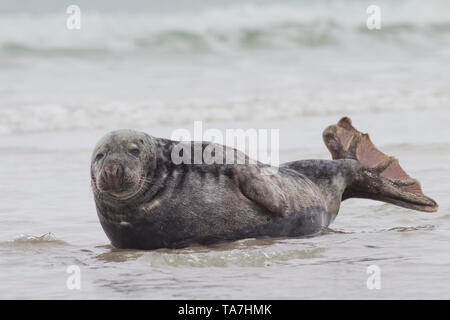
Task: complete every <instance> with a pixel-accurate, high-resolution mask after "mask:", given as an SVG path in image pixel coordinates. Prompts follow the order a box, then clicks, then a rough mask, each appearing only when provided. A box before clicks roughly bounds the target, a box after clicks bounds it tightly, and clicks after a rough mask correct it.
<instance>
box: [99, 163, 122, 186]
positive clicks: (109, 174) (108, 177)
mask: <svg viewBox="0 0 450 320" xmlns="http://www.w3.org/2000/svg"><path fill="white" fill-rule="evenodd" d="M103 172H104V179H105V182H106V183H107V184H108V185H109V186H111V187H119V186H120V185H121V184H122V180H123V166H122V165H121V164H118V163H109V164H107V165H106V166H105V167H104V169H103Z"/></svg>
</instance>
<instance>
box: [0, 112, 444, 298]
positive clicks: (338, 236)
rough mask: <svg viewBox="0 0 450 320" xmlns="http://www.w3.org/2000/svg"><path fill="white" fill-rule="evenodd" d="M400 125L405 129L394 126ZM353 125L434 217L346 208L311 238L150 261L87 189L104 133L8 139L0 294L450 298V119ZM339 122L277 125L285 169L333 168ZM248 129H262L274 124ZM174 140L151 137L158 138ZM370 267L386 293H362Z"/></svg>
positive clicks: (169, 254) (164, 254)
mask: <svg viewBox="0 0 450 320" xmlns="http://www.w3.org/2000/svg"><path fill="white" fill-rule="evenodd" d="M405 116H407V117H408V120H409V121H408V122H398V121H396V120H395V119H400V118H401V117H405ZM353 118H354V119H353V120H354V123H355V124H357V125H358V127H359V128H361V129H362V130H364V131H370V132H371V133H372V138H373V140H374V141H375V142H376V143H377V144H378V145H379V146H380V148H382V149H383V150H384V151H386V152H388V153H390V154H394V155H395V156H396V157H398V158H399V159H400V160H401V163H402V164H403V166H404V167H405V168H406V170H407V171H408V172H409V173H410V174H411V175H412V176H413V177H416V178H418V179H419V180H420V181H421V182H422V184H423V187H424V190H425V192H426V193H427V194H428V195H430V196H431V197H433V198H435V199H436V200H437V201H438V202H439V204H440V210H439V212H437V213H421V212H414V211H411V210H406V209H402V208H397V207H394V206H392V205H388V204H383V203H379V202H375V201H369V200H354V199H353V200H348V201H346V202H344V203H343V205H342V207H341V211H340V213H339V215H338V218H337V219H336V221H335V222H334V223H333V224H332V225H331V229H329V230H326V231H325V232H324V233H323V234H321V235H319V236H316V237H312V238H303V239H302V238H299V239H245V240H241V241H237V242H232V243H224V244H218V245H213V246H209V247H203V246H193V247H189V248H186V249H180V250H156V251H151V252H149V251H147V252H146V251H139V250H117V249H114V248H112V247H111V246H110V245H109V242H108V239H107V238H106V236H105V235H104V233H103V231H102V229H101V227H100V224H99V222H98V220H97V217H96V212H95V207H94V202H93V196H92V193H91V191H90V189H89V157H90V152H91V148H92V145H93V143H95V141H96V140H97V139H98V138H99V137H100V136H101V135H102V134H103V132H100V131H91V132H64V133H60V134H58V135H55V134H54V133H40V134H22V135H13V136H8V137H7V138H4V137H3V138H1V139H0V150H1V153H2V166H1V168H0V178H1V181H3V183H2V186H1V193H2V195H3V199H4V200H3V201H1V203H0V214H1V217H2V224H1V227H0V229H1V232H0V257H1V261H2V264H1V266H0V283H1V284H2V285H1V288H0V296H1V297H2V298H63V299H72V298H127V299H128V298H130V299H131V298H136V299H141V298H168V299H171V298H192V299H198V298H204V299H209V298H224V299H229V298H230V299H231V298H235V299H238V298H274V299H282V298H283V299H296V298H307V299H309V298H319V299H322V298H345V299H354V298H364V299H366V298H401V299H403V298H427V299H428V298H439V299H441V298H450V289H449V283H450V274H449V272H448V270H449V266H450V252H449V250H448V245H449V241H450V201H449V200H448V193H449V190H450V184H449V182H448V179H446V177H447V176H448V174H447V173H448V172H449V166H450V147H449V146H450V141H449V138H448V137H449V136H450V135H448V134H443V133H448V132H449V131H448V128H447V127H446V123H448V121H450V113H449V112H441V113H420V112H416V113H408V114H407V115H406V114H399V113H387V114H377V115H371V116H366V115H360V116H355V117H353ZM335 120H336V119H335V117H334V116H333V117H304V118H298V119H292V120H290V121H286V120H283V121H279V122H271V125H272V126H273V127H279V128H283V129H282V130H281V131H280V147H281V160H282V161H288V160H293V159H303V158H329V155H328V154H327V150H326V148H325V146H324V145H323V143H322V142H321V135H320V133H321V130H322V128H323V127H324V124H325V123H328V124H329V123H333V122H334V121H335ZM431 120H433V122H432V121H431ZM396 122H397V124H396ZM418 123H423V124H422V126H423V130H424V132H426V134H422V133H421V132H417V131H416V130H417V128H418ZM223 125H224V127H230V126H236V127H239V126H241V127H243V126H244V124H242V123H234V124H229V125H227V124H223ZM247 125H248V123H247ZM250 127H263V128H266V127H267V124H266V123H253V124H252V125H250ZM219 128H220V127H219ZM369 129H370V130H369ZM149 130H150V128H148V129H147V131H149ZM171 130H172V128H170V127H159V128H155V127H154V128H151V132H152V133H154V134H155V135H157V136H158V135H160V136H165V135H168V133H170V132H171ZM393 132H395V136H391V133H393ZM408 141H409V142H408ZM411 141H413V142H416V143H414V144H412V143H410V142H411ZM426 141H428V143H426ZM430 141H434V142H433V143H430ZM70 265H77V266H79V267H80V269H81V290H79V291H78V290H69V289H68V288H67V286H66V281H67V278H68V276H69V274H67V273H66V269H67V267H68V266H70ZM370 265H377V266H379V267H380V268H381V289H380V290H369V289H367V285H366V281H367V278H368V276H369V275H368V274H367V273H366V270H367V267H368V266H370Z"/></svg>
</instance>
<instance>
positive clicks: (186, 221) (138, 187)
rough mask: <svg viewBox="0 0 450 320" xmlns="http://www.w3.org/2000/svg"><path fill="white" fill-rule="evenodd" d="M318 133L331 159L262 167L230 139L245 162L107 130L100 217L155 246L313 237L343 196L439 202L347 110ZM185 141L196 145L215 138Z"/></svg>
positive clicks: (97, 175) (96, 163)
mask: <svg viewBox="0 0 450 320" xmlns="http://www.w3.org/2000/svg"><path fill="white" fill-rule="evenodd" d="M323 139H324V142H325V144H326V146H327V148H328V149H329V151H330V152H331V155H332V159H333V160H301V161H293V162H288V163H284V164H282V165H280V167H279V168H278V171H277V172H276V173H272V174H268V172H267V170H270V169H271V168H270V166H269V165H267V164H263V163H260V162H257V161H252V160H251V159H249V158H248V157H247V156H246V155H245V154H243V153H241V152H239V151H237V150H234V149H232V148H229V147H226V146H221V145H214V147H216V148H222V149H221V150H225V153H226V152H233V153H234V155H235V159H238V158H239V159H241V160H244V163H242V162H239V163H241V164H236V163H232V164H227V163H223V164H220V163H212V164H204V163H203V164H189V163H178V164H177V163H174V161H172V160H171V156H172V152H174V148H177V146H179V145H180V142H178V141H172V140H168V139H162V138H155V137H152V136H150V135H148V134H146V133H143V132H138V131H133V130H119V131H113V132H111V133H109V134H107V135H106V136H105V137H103V138H102V139H101V140H100V141H99V143H98V144H97V146H96V147H95V149H94V152H93V155H92V163H91V185H92V189H93V193H94V199H95V204H96V209H97V214H98V217H99V220H100V223H101V225H102V227H103V229H104V231H105V233H106V235H107V236H108V238H109V239H110V241H111V243H112V245H113V246H114V247H117V248H133V249H157V248H181V247H185V246H189V245H191V244H193V243H197V244H211V243H215V242H220V241H232V240H237V239H243V238H249V237H251V238H256V237H299V236H312V235H316V234H318V233H320V232H321V231H322V230H323V229H324V228H326V227H327V226H328V225H329V224H330V223H331V222H332V221H333V220H334V219H335V218H336V215H337V214H338V211H339V208H340V205H341V202H342V201H344V200H346V199H349V198H368V199H374V200H379V201H384V202H388V203H391V204H394V205H397V206H402V207H405V208H410V209H414V210H420V211H426V212H433V211H436V210H437V208H438V205H437V203H436V202H435V201H434V200H432V199H431V198H429V197H427V196H425V195H424V194H423V192H422V189H421V186H420V183H419V182H418V181H417V180H415V179H413V178H411V177H410V176H409V175H408V174H407V173H406V172H405V171H404V170H403V169H402V168H401V167H400V165H399V162H398V160H397V159H395V158H393V157H390V156H388V155H386V154H384V153H383V152H381V151H379V150H378V149H377V148H376V147H375V146H374V145H373V143H372V142H371V140H370V138H369V136H368V134H363V133H361V132H359V131H358V130H356V129H355V128H354V127H353V126H352V123H351V120H350V119H349V118H347V117H344V118H342V119H341V120H340V121H339V122H338V123H337V124H335V125H331V126H329V127H328V128H326V129H325V131H324V132H323ZM185 143H188V144H189V147H190V148H192V150H194V149H195V148H200V150H205V148H208V146H209V147H210V146H211V143H208V142H185ZM177 152H178V151H177ZM225 153H224V154H225Z"/></svg>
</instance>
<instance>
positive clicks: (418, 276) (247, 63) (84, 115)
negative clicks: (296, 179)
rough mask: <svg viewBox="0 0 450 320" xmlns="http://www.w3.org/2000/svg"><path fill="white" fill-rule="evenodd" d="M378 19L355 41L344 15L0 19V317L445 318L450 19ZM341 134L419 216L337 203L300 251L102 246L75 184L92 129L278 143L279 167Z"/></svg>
mask: <svg viewBox="0 0 450 320" xmlns="http://www.w3.org/2000/svg"><path fill="white" fill-rule="evenodd" d="M377 2H378V4H379V5H380V7H381V9H382V29H381V30H379V31H376V32H372V31H368V30H367V28H366V27H365V22H366V18H367V13H366V8H367V4H366V3H363V2H361V1H352V0H347V1H334V2H330V1H325V0H324V1H319V0H318V1H314V4H312V2H310V1H289V0H280V1H277V3H276V4H274V2H273V1H266V0H242V1H229V0H227V1H225V0H215V1H211V0H208V1H206V0H197V1H194V2H192V1H190V2H189V5H182V4H181V2H180V1H177V0H164V1H152V2H147V1H138V0H130V1H127V2H126V3H127V4H126V5H125V4H124V2H123V1H112V0H108V1H103V0H102V1H95V3H94V2H92V1H87V0H80V1H78V3H79V4H80V6H81V9H82V13H83V16H82V19H83V20H82V29H81V30H79V31H68V30H67V29H66V27H65V26H66V24H65V22H66V21H65V20H66V18H67V15H66V14H65V4H64V6H61V5H60V4H59V2H55V1H50V0H42V1H39V5H34V4H31V3H30V4H29V6H28V7H26V6H24V5H23V4H21V3H20V2H17V1H15V0H3V1H1V3H0V134H1V136H0V164H1V165H0V194H1V199H0V221H1V224H0V298H27V299H32V298H45V299H53V298H62V299H74V298H88V299H94V298H123V299H131V298H136V299H145V298H169V299H172V298H193V299H194V298H195V299H199V298H203V299H210V298H222V299H229V298H235V299H239V298H267V299H271V298H274V299H282V298H286V299H297V298H306V299H310V298H319V299H324V298H344V299H356V298H363V299H369V298H377V299H388V298H400V299H406V298H424V299H429V298H438V299H443V298H447V299H449V298H450V272H449V270H450V251H449V243H450V242H449V240H450V200H449V199H450V197H449V195H450V182H449V180H450V179H449V178H450V175H449V172H450V128H449V125H448V124H449V123H450V85H449V84H450V72H449V70H450V69H449V66H450V50H449V48H450V25H449V19H448V18H449V15H448V13H449V12H450V11H449V9H450V7H449V6H450V3H449V2H448V1H446V0H434V1H400V0H399V1H387V0H385V1H381V0H380V1H377ZM57 3H58V4H57ZM186 3H187V2H186ZM343 115H348V116H351V118H352V119H353V121H354V124H355V126H356V127H357V128H359V129H361V130H362V131H366V132H370V134H371V137H372V139H373V141H374V143H375V144H376V145H377V146H378V147H379V148H380V149H381V150H383V151H384V152H386V153H388V154H390V155H394V156H396V157H397V158H399V159H400V162H401V164H402V166H403V168H405V170H406V171H407V172H408V173H409V174H410V175H411V176H412V177H415V178H417V179H419V180H420V181H421V182H422V185H423V189H424V191H425V193H426V194H427V195H429V196H431V197H432V198H434V199H435V200H436V201H437V202H438V203H439V204H440V210H439V211H438V212H437V213H421V212H414V211H411V210H406V209H402V208H397V207H394V206H392V205H387V204H383V203H379V202H375V201H369V200H348V201H346V202H345V203H343V205H342V207H341V210H340V213H339V215H338V217H337V219H336V220H335V221H334V223H333V224H332V225H331V226H330V227H331V229H329V230H326V231H324V233H323V234H321V235H319V236H316V237H313V238H303V239H302V238H299V239H245V240H241V241H237V242H233V243H225V244H219V245H214V246H210V247H201V246H193V247H189V248H186V249H182V250H156V251H152V252H146V251H135V250H117V249H114V248H112V247H111V246H110V245H109V241H108V239H107V238H106V236H105V234H104V232H103V230H102V229H101V226H100V223H99V222H98V219H97V216H96V212H95V206H94V201H93V195H92V192H91V190H90V177H89V165H90V163H89V162H90V156H91V152H92V149H93V147H94V145H95V143H96V141H97V140H98V139H99V138H100V137H101V136H102V135H103V134H104V133H106V132H107V131H108V130H112V129H118V128H134V129H141V130H144V131H146V132H148V133H149V134H152V135H154V136H164V137H170V136H171V133H172V132H173V131H174V130H175V129H177V128H180V127H183V128H187V129H189V130H190V131H191V132H192V130H193V128H192V126H193V121H194V120H203V121H204V123H203V125H204V129H206V128H208V127H209V128H218V129H221V130H225V129H227V128H243V129H248V128H262V129H270V128H273V129H279V130H280V160H281V162H285V161H291V160H297V159H308V158H325V159H329V158H330V155H329V153H328V151H327V150H326V148H325V146H324V144H323V142H322V137H321V133H322V130H323V129H324V128H325V127H326V126H328V125H330V124H332V123H335V122H336V121H337V120H338V119H339V118H340V117H341V116H343ZM71 265H76V266H79V267H80V270H81V290H69V289H68V287H67V285H66V281H67V279H68V277H69V276H70V274H68V273H67V272H66V271H67V268H68V267H69V266H71ZM370 265H376V266H378V267H379V268H380V270H381V289H380V290H369V289H368V288H367V279H368V277H369V274H368V273H367V267H368V266H370Z"/></svg>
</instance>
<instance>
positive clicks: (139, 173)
mask: <svg viewBox="0 0 450 320" xmlns="http://www.w3.org/2000/svg"><path fill="white" fill-rule="evenodd" d="M154 159H155V154H154V143H153V141H152V139H151V137H150V136H148V135H147V134H145V133H143V132H138V131H134V130H118V131H113V132H111V133H109V134H107V135H106V136H104V137H103V138H102V139H101V140H100V141H99V142H98V144H97V146H96V147H95V149H94V152H93V154H92V160H91V184H92V189H93V191H94V194H95V196H96V197H107V198H109V199H114V200H118V201H124V200H127V199H132V198H135V197H136V196H138V195H139V194H140V193H141V191H142V190H143V188H144V186H145V184H146V183H147V182H148V178H147V176H148V174H149V172H151V170H152V165H153V164H154Z"/></svg>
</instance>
